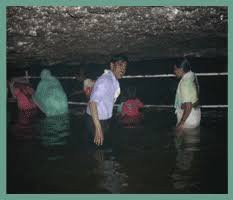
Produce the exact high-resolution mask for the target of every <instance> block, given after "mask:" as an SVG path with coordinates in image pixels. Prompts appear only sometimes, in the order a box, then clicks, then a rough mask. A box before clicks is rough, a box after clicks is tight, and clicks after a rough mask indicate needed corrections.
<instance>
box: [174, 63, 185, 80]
mask: <svg viewBox="0 0 233 200" xmlns="http://www.w3.org/2000/svg"><path fill="white" fill-rule="evenodd" d="M174 74H175V75H176V77H177V78H181V77H182V76H183V74H184V71H183V69H182V68H178V67H177V66H176V65H174Z"/></svg>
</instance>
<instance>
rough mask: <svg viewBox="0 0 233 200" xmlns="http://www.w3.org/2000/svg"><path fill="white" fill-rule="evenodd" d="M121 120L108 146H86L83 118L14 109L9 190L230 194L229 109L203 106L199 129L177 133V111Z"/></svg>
mask: <svg viewBox="0 0 233 200" xmlns="http://www.w3.org/2000/svg"><path fill="white" fill-rule="evenodd" d="M144 114H145V119H144V122H143V124H142V125H141V126H139V127H137V128H124V127H122V126H120V125H119V124H118V123H117V121H116V120H115V119H113V121H112V124H113V125H112V129H111V130H112V131H111V132H110V133H109V137H107V136H106V141H105V146H104V147H103V148H100V149H95V148H92V147H89V146H87V145H86V144H87V143H86V141H87V140H86V139H87V138H86V131H85V124H84V119H83V116H81V115H79V114H78V109H77V108H72V109H71V111H70V114H69V115H66V116H58V117H52V118H45V117H44V116H43V115H42V114H41V113H39V114H38V113H36V114H34V115H32V116H29V117H28V116H26V115H22V114H21V113H18V112H17V108H16V105H14V104H10V105H9V106H8V116H7V118H8V126H7V134H8V135H7V193H162V194H168V193H227V110H226V109H205V110H204V109H203V110H202V123H201V127H200V129H197V130H193V131H188V132H183V133H179V134H175V133H174V132H173V130H172V127H173V126H174V124H175V121H176V119H175V115H174V113H173V110H171V109H164V110H145V113H144Z"/></svg>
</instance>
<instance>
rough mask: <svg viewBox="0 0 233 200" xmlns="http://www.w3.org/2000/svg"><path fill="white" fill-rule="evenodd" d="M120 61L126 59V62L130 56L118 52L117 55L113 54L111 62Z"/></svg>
mask: <svg viewBox="0 0 233 200" xmlns="http://www.w3.org/2000/svg"><path fill="white" fill-rule="evenodd" d="M118 61H125V62H128V57H127V56H125V55H124V54H117V55H114V56H112V58H111V60H110V63H111V62H112V63H115V62H118Z"/></svg>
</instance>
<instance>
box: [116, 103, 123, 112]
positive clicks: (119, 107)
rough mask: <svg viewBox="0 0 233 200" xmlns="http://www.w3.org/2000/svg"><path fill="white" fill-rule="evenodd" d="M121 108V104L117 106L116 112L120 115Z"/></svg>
mask: <svg viewBox="0 0 233 200" xmlns="http://www.w3.org/2000/svg"><path fill="white" fill-rule="evenodd" d="M122 106H123V102H122V103H121V104H120V105H118V106H117V112H118V113H121V112H122Z"/></svg>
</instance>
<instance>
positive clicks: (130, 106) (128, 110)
mask: <svg viewBox="0 0 233 200" xmlns="http://www.w3.org/2000/svg"><path fill="white" fill-rule="evenodd" d="M143 106H144V105H143V103H142V102H141V101H140V100H139V99H137V98H135V99H128V100H127V101H126V102H124V103H123V106H122V115H123V116H124V115H126V116H129V117H139V116H140V115H141V113H140V111H139V109H140V108H143Z"/></svg>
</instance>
